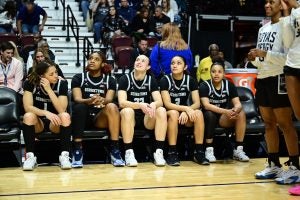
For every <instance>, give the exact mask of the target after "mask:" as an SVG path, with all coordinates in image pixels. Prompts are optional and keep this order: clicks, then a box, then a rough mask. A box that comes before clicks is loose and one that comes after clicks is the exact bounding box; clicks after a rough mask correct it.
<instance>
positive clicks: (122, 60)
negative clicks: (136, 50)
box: [115, 46, 133, 70]
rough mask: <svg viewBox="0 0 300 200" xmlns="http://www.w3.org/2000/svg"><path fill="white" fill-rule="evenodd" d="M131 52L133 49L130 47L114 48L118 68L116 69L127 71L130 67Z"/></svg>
mask: <svg viewBox="0 0 300 200" xmlns="http://www.w3.org/2000/svg"><path fill="white" fill-rule="evenodd" d="M132 51H133V48H132V47H131V46H119V47H117V48H116V55H115V58H116V64H117V66H118V69H123V70H125V69H127V68H128V67H130V59H129V58H130V55H131V52H132Z"/></svg>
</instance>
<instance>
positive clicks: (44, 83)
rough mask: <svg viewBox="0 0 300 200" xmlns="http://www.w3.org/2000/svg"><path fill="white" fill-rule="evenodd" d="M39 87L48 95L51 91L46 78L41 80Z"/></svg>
mask: <svg viewBox="0 0 300 200" xmlns="http://www.w3.org/2000/svg"><path fill="white" fill-rule="evenodd" d="M40 84H41V86H42V87H43V88H44V90H45V91H46V92H47V93H48V92H49V91H50V90H52V88H51V85H50V82H49V81H48V79H46V78H41V82H40Z"/></svg>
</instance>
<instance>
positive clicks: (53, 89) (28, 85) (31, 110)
mask: <svg viewBox="0 0 300 200" xmlns="http://www.w3.org/2000/svg"><path fill="white" fill-rule="evenodd" d="M67 95H68V82H67V81H65V80H61V79H59V78H58V74H57V69H56V67H55V66H54V65H51V64H49V63H46V62H40V63H38V64H37V66H36V68H35V70H33V72H32V73H31V74H30V75H29V77H28V80H26V81H25V83H24V94H23V105H24V109H25V114H24V118H23V136H24V141H25V147H26V152H27V153H26V156H25V157H26V160H25V162H24V164H23V170H33V169H34V168H35V167H36V166H37V161H36V157H35V155H34V143H35V134H36V133H41V132H43V131H44V130H50V131H51V132H52V133H57V134H59V136H60V144H61V155H60V156H59V162H60V167H61V168H62V169H70V168H71V162H70V159H69V151H70V144H71V141H70V134H71V127H70V124H71V120H70V115H69V114H68V113H67V112H66V109H67V106H68V97H67Z"/></svg>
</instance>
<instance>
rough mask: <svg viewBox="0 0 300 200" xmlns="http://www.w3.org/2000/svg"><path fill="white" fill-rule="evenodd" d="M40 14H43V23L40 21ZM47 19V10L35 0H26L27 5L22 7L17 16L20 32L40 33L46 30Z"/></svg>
mask: <svg viewBox="0 0 300 200" xmlns="http://www.w3.org/2000/svg"><path fill="white" fill-rule="evenodd" d="M40 15H42V16H43V20H42V24H41V25H39V23H40ZM46 21H47V13H46V11H45V10H44V9H43V8H42V7H40V6H38V5H37V4H35V3H34V0H26V1H25V5H24V6H23V7H22V8H21V9H20V11H19V13H18V16H17V28H18V31H19V34H20V35H22V34H26V33H33V34H35V33H38V32H42V31H43V30H44V26H45V23H46Z"/></svg>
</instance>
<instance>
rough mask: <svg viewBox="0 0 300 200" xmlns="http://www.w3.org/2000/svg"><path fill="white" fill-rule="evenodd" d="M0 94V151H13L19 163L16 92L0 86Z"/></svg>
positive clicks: (19, 132) (19, 131) (19, 149)
mask: <svg viewBox="0 0 300 200" xmlns="http://www.w3.org/2000/svg"><path fill="white" fill-rule="evenodd" d="M0 94H1V95H0V151H1V152H13V153H14V155H15V156H16V158H17V161H18V162H19V164H20V165H21V142H20V134H21V130H20V124H19V122H20V114H19V103H18V94H17V93H16V92H15V91H14V90H12V89H10V88H7V87H0ZM3 155H4V154H3Z"/></svg>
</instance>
